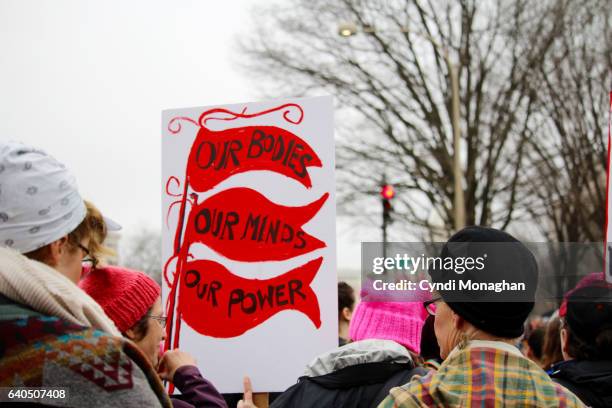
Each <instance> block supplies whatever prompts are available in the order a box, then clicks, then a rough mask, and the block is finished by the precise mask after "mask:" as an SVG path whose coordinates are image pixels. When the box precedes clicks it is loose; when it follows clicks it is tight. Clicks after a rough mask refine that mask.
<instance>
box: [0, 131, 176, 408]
mask: <svg viewBox="0 0 612 408" xmlns="http://www.w3.org/2000/svg"><path fill="white" fill-rule="evenodd" d="M105 234H106V230H105V223H104V220H103V219H102V217H101V216H100V215H99V213H98V212H97V211H94V209H93V207H92V206H90V207H89V208H88V207H87V206H86V204H85V203H84V201H83V199H82V198H81V196H80V195H79V192H78V190H77V187H76V182H75V178H74V176H73V175H72V174H71V173H70V172H69V171H68V170H67V169H66V167H65V166H64V165H63V164H61V163H59V162H58V161H57V160H55V159H54V158H53V157H51V156H49V155H48V154H46V153H45V152H43V151H41V150H38V149H34V148H32V147H29V146H25V145H23V144H20V143H14V142H0V333H2V342H1V343H2V344H1V347H0V387H10V388H14V387H36V388H40V387H46V388H49V387H54V388H57V389H59V390H63V391H64V393H63V394H62V393H56V394H54V395H55V396H57V397H56V398H50V399H49V398H48V399H43V400H41V401H40V402H43V403H46V404H51V405H56V406H62V405H65V406H80V407H102V406H103V407H124V406H149V407H159V406H166V407H168V406H171V403H170V400H169V398H168V397H167V394H166V393H165V392H164V390H163V387H162V384H161V382H160V380H159V378H158V376H157V375H156V373H155V372H154V371H153V369H152V367H151V366H150V364H148V362H147V361H146V358H145V357H144V356H143V355H142V353H141V352H140V351H139V350H138V348H137V347H136V346H135V345H134V344H133V343H131V342H128V341H125V340H124V339H123V338H122V337H121V333H120V332H119V330H117V328H116V327H115V325H114V323H113V322H112V321H111V320H110V319H109V318H108V317H107V316H106V314H105V313H104V311H103V310H102V308H101V307H100V306H99V305H98V304H97V303H96V302H95V301H94V300H93V299H92V298H91V297H89V296H88V295H87V294H86V293H85V292H83V291H82V290H81V289H79V287H78V286H77V285H76V283H77V282H78V280H79V278H80V276H81V271H82V261H83V260H84V259H91V256H92V255H95V253H93V252H92V250H94V249H96V248H99V245H100V244H101V239H103V236H104V235H105ZM62 395H63V397H62Z"/></svg>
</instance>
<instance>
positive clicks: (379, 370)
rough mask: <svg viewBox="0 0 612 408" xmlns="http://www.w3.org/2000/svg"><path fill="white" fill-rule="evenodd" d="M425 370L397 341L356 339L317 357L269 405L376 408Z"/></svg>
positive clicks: (320, 407)
mask: <svg viewBox="0 0 612 408" xmlns="http://www.w3.org/2000/svg"><path fill="white" fill-rule="evenodd" d="M424 373H426V370H425V369H423V368H415V364H414V362H413V361H412V357H411V356H410V353H409V352H408V350H406V348H404V347H403V346H401V345H400V344H398V343H396V342H394V341H391V340H361V341H356V342H353V343H349V344H347V345H345V346H342V347H340V348H337V349H335V350H333V351H331V352H328V353H325V354H323V355H321V356H319V357H317V358H316V359H315V360H314V361H313V362H312V363H311V364H310V365H309V366H308V367H307V368H306V372H305V375H304V376H302V377H300V378H299V379H298V383H297V384H295V385H293V386H292V387H290V388H289V389H287V390H286V391H285V392H284V393H282V394H281V395H280V396H279V397H278V398H277V399H276V400H275V401H274V402H273V403H272V405H271V406H270V407H271V408H284V407H287V408H288V407H300V408H308V407H313V408H314V407H317V408H326V407H334V408H339V407H359V408H366V407H367V408H369V407H375V406H377V405H378V403H379V402H380V401H382V400H383V399H384V398H385V396H386V395H387V394H388V392H389V390H390V389H391V388H392V387H395V386H398V385H400V384H403V383H405V382H407V381H409V380H410V378H411V377H412V376H413V375H415V374H424Z"/></svg>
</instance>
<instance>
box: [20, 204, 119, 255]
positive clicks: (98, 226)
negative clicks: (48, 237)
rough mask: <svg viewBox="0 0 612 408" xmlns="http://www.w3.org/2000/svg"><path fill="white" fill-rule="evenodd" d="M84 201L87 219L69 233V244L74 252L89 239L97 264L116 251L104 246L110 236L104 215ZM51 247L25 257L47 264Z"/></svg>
mask: <svg viewBox="0 0 612 408" xmlns="http://www.w3.org/2000/svg"><path fill="white" fill-rule="evenodd" d="M83 201H84V203H85V208H86V209H87V212H86V214H85V218H84V219H83V221H81V223H80V224H79V225H78V226H77V227H76V228H75V229H74V230H72V231H71V232H70V233H68V236H67V237H68V242H69V243H70V245H71V251H74V250H76V248H77V247H78V245H79V243H80V242H81V241H83V240H84V239H86V238H89V245H88V247H87V249H88V250H89V254H90V256H91V257H92V258H93V259H94V261H95V263H97V262H98V261H100V259H102V258H103V257H104V256H107V255H113V254H114V251H113V250H112V249H110V248H107V247H105V246H104V245H102V243H103V242H104V240H105V239H106V235H107V234H108V231H107V229H106V223H105V222H104V218H103V217H102V213H100V210H98V209H97V208H96V206H94V205H93V204H92V203H90V202H89V201H87V200H83ZM49 245H50V244H47V245H45V246H43V247H41V248H38V249H35V250H34V251H31V252H28V253H26V254H24V255H25V256H27V257H28V258H30V259H34V260H35V261H39V262H43V263H46V262H47V261H48V260H49V257H50V256H51V252H50V251H51V249H50V246H49Z"/></svg>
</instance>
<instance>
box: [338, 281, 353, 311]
mask: <svg viewBox="0 0 612 408" xmlns="http://www.w3.org/2000/svg"><path fill="white" fill-rule="evenodd" d="M345 307H348V308H349V310H351V311H352V310H353V308H354V307H355V290H354V289H353V288H352V287H351V285H349V284H348V283H346V282H338V319H340V317H341V316H342V311H343V310H344V308H345Z"/></svg>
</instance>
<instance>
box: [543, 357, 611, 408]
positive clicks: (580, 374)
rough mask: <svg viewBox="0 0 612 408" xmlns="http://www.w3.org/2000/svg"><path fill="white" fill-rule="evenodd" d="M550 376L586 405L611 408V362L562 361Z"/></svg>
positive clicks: (556, 365)
mask: <svg viewBox="0 0 612 408" xmlns="http://www.w3.org/2000/svg"><path fill="white" fill-rule="evenodd" d="M550 376H551V378H552V379H553V380H554V381H556V382H557V383H559V384H561V385H563V386H564V387H565V388H567V389H568V390H570V391H571V392H573V393H574V394H576V396H577V397H578V398H580V399H581V400H582V402H584V403H585V404H586V405H588V406H591V407H612V361H580V360H569V361H563V362H561V363H557V364H555V366H554V367H553V371H552V373H551V374H550Z"/></svg>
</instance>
